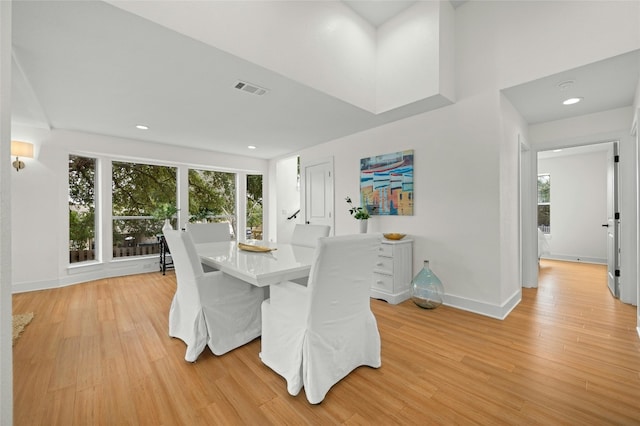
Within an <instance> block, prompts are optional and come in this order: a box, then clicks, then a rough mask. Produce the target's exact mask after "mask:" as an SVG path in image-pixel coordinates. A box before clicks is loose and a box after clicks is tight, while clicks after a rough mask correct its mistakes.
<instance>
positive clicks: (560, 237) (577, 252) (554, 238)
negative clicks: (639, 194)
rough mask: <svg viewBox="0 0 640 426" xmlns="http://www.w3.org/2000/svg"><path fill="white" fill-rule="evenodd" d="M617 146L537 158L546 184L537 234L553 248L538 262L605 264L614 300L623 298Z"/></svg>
mask: <svg viewBox="0 0 640 426" xmlns="http://www.w3.org/2000/svg"><path fill="white" fill-rule="evenodd" d="M617 145H618V143H617V141H610V142H604V143H596V144H591V145H584V146H578V147H569V148H562V149H554V150H550V151H541V152H538V156H537V176H538V182H543V185H542V187H543V189H542V190H540V187H539V189H538V197H537V209H538V212H539V213H538V217H539V218H541V220H542V222H544V223H541V222H540V221H538V230H539V231H538V233H539V235H541V243H543V244H544V243H547V247H548V249H547V250H548V253H543V254H541V253H540V251H538V253H539V257H540V255H542V256H545V257H548V258H550V259H556V260H566V261H573V262H583V263H596V264H606V265H607V276H608V280H607V281H608V286H609V289H610V291H611V294H612V295H613V296H614V297H619V294H620V292H619V284H618V276H619V263H618V256H619V250H620V246H619V235H618V234H619V215H618V214H617V212H618V196H617V195H618V192H617V182H618V179H617V174H618V171H617V165H618V163H617V161H616V160H617V158H618V157H617V149H618V146H617ZM541 176H542V179H540V177H541ZM545 191H549V192H548V193H546V192H545ZM541 193H542V196H540V194H541ZM541 211H542V212H544V213H545V214H540V212H541ZM545 215H548V216H546V217H545ZM542 218H544V219H542ZM539 247H540V243H539ZM539 247H538V250H539Z"/></svg>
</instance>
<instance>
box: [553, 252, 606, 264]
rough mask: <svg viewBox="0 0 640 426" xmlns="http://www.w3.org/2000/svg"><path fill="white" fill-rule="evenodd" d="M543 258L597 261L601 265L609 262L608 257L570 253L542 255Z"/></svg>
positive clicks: (584, 261)
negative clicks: (573, 254)
mask: <svg viewBox="0 0 640 426" xmlns="http://www.w3.org/2000/svg"><path fill="white" fill-rule="evenodd" d="M541 258H542V259H549V260H565V261H568V262H580V263H597V264H601V265H606V264H607V259H602V258H600V257H582V256H572V255H568V254H556V253H553V254H549V255H544V256H542V257H541Z"/></svg>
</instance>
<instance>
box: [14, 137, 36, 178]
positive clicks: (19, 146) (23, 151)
mask: <svg viewBox="0 0 640 426" xmlns="http://www.w3.org/2000/svg"><path fill="white" fill-rule="evenodd" d="M14 155H15V157H16V161H14V162H13V163H12V165H13V167H14V168H15V169H16V172H19V171H20V169H24V161H20V157H22V158H33V144H30V143H29V142H20V141H11V156H14Z"/></svg>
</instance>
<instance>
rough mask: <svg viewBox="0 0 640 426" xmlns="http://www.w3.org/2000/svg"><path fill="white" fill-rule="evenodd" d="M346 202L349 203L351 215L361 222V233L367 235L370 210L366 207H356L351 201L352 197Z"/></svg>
mask: <svg viewBox="0 0 640 426" xmlns="http://www.w3.org/2000/svg"><path fill="white" fill-rule="evenodd" d="M345 201H346V202H347V204H349V213H350V214H351V216H353V217H354V218H355V219H357V220H359V221H360V233H363V234H364V233H366V232H367V219H369V217H371V216H370V215H369V210H367V209H366V208H364V207H360V206H354V205H353V202H352V201H351V197H347V198H345Z"/></svg>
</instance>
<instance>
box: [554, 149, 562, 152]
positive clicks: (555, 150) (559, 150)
mask: <svg viewBox="0 0 640 426" xmlns="http://www.w3.org/2000/svg"><path fill="white" fill-rule="evenodd" d="M553 152H562V150H561V149H554V150H553Z"/></svg>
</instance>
